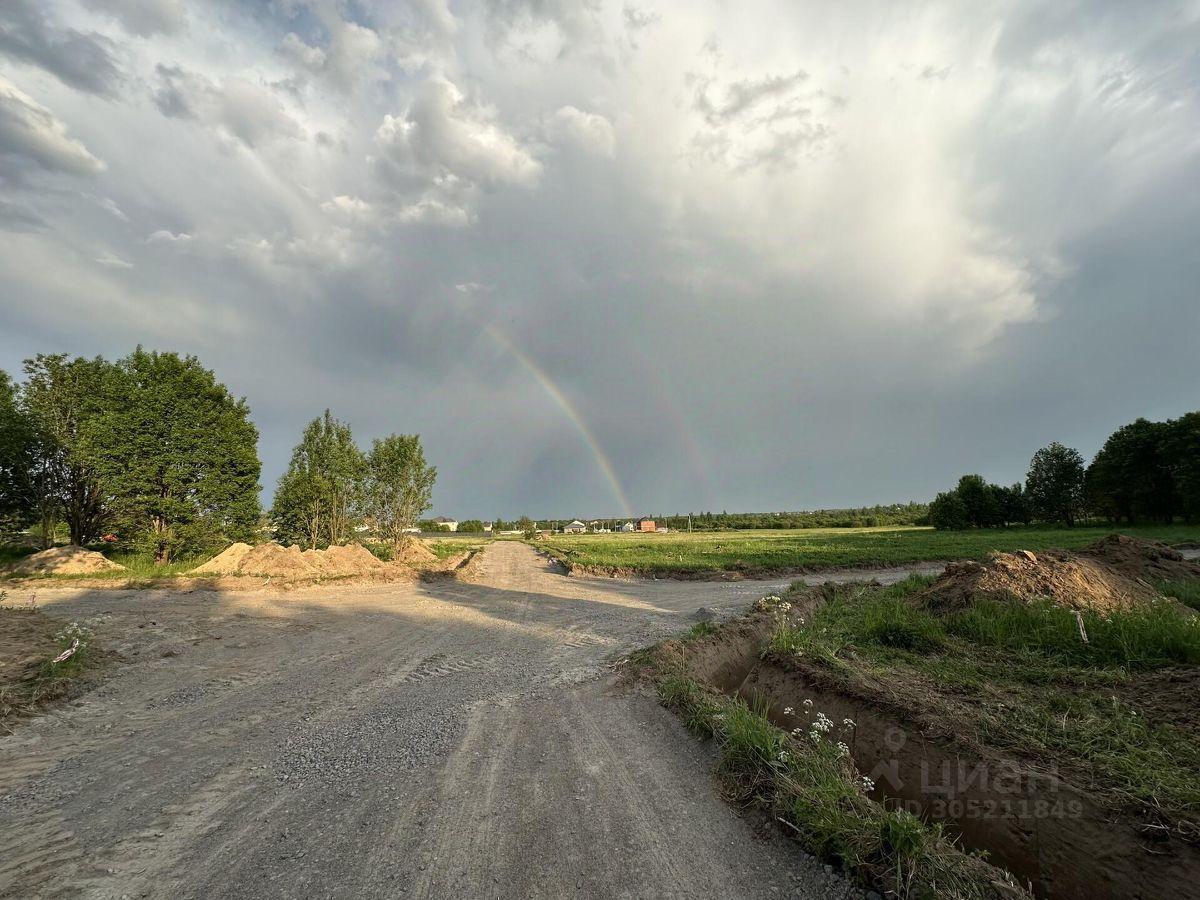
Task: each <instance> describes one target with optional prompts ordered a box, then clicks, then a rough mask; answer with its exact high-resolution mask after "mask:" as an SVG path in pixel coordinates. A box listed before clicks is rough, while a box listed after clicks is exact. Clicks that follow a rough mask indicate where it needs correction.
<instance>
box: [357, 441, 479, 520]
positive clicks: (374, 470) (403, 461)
mask: <svg viewBox="0 0 1200 900" xmlns="http://www.w3.org/2000/svg"><path fill="white" fill-rule="evenodd" d="M366 475H367V477H366V485H365V490H364V494H365V496H364V500H365V507H364V511H365V512H366V513H367V515H369V516H370V517H371V518H372V519H373V520H374V523H375V531H376V532H377V533H378V534H379V535H380V536H381V537H383V538H384V539H385V540H389V541H396V540H399V538H400V536H401V535H402V534H403V533H404V531H405V529H407V528H412V527H413V526H414V525H415V524H416V522H417V519H418V518H419V517H420V515H421V513H423V512H425V510H427V509H429V507H430V502H431V500H432V497H433V483H434V481H436V480H437V469H435V468H434V467H433V466H429V465H426V463H425V451H424V450H423V449H422V447H421V438H420V436H419V435H415V434H412V435H408V434H393V435H389V436H388V437H385V438H383V439H382V440H377V441H375V442H374V443H373V444H372V445H371V452H370V453H369V454H368V455H367V461H366ZM480 530H481V531H482V530H483V527H482V525H481V526H480Z"/></svg>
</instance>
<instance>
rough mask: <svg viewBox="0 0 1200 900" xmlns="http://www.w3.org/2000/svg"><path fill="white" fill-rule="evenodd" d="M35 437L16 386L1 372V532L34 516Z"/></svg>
mask: <svg viewBox="0 0 1200 900" xmlns="http://www.w3.org/2000/svg"><path fill="white" fill-rule="evenodd" d="M36 452H37V439H36V434H35V431H34V428H33V423H32V422H31V421H30V420H29V418H28V417H27V416H26V415H25V414H24V413H23V412H22V411H21V408H20V407H19V406H18V405H17V389H16V386H15V385H14V384H13V382H12V379H10V378H9V377H8V373H7V372H4V371H0V533H3V532H5V531H8V532H15V531H19V530H20V529H22V528H25V527H26V526H27V525H29V524H30V522H32V521H33V520H34V518H35V516H34V501H33V496H32V483H31V479H32V475H33V468H34V458H35V455H36Z"/></svg>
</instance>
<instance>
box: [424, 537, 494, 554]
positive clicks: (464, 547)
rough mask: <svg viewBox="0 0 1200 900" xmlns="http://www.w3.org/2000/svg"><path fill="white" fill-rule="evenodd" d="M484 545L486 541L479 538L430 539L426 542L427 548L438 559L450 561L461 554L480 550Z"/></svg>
mask: <svg viewBox="0 0 1200 900" xmlns="http://www.w3.org/2000/svg"><path fill="white" fill-rule="evenodd" d="M484 543H485V541H483V540H481V539H480V538H478V537H461V538H430V539H428V540H426V541H425V546H426V547H428V548H429V549H430V550H432V551H433V553H434V555H435V556H437V558H438V559H449V558H450V557H452V556H458V555H459V554H460V553H468V552H470V551H471V550H478V549H480V548H481V547H482V546H483V545H484Z"/></svg>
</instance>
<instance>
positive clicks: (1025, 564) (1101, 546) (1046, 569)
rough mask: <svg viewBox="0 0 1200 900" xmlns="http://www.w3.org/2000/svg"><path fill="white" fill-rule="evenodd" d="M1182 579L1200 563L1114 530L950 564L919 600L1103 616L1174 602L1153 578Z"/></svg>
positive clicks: (1195, 573)
mask: <svg viewBox="0 0 1200 900" xmlns="http://www.w3.org/2000/svg"><path fill="white" fill-rule="evenodd" d="M1180 577H1193V578H1200V565H1197V564H1196V563H1193V562H1190V561H1187V560H1185V559H1184V558H1183V556H1182V555H1180V554H1179V553H1178V552H1176V551H1175V550H1172V549H1171V548H1170V547H1167V546H1166V545H1165V544H1160V543H1158V542H1155V541H1143V540H1138V539H1137V538H1131V537H1126V536H1124V535H1116V534H1114V535H1110V536H1109V537H1107V538H1104V539H1102V540H1100V541H1097V542H1096V543H1095V544H1092V545H1090V546H1088V547H1086V548H1084V549H1083V550H1080V551H1078V552H1071V551H1067V550H1045V551H1042V552H1039V553H1034V552H1032V551H1029V550H1018V551H1016V552H1015V553H996V554H993V555H992V556H991V557H990V558H988V559H987V560H985V561H983V562H974V561H967V562H960V563H951V564H950V565H948V566H947V567H946V571H945V572H944V573H943V574H942V576H941V577H940V578H938V580H937V581H936V582H934V584H933V585H932V586H931V587H930V588H929V589H928V590H926V591H925V592H924V593H923V594H922V595H921V596H920V597H919V599H920V600H921V601H923V602H926V603H928V604H929V605H930V606H932V607H934V608H936V609H956V608H961V607H963V606H965V605H966V604H968V603H970V602H971V600H972V599H973V598H975V597H987V596H993V597H1007V598H1011V599H1015V600H1022V601H1025V602H1032V601H1036V600H1044V599H1051V600H1053V601H1054V602H1055V603H1057V604H1059V605H1061V606H1065V607H1068V608H1070V609H1076V610H1080V611H1083V610H1092V611H1094V612H1098V613H1101V614H1105V613H1110V612H1113V611H1116V610H1127V609H1134V608H1136V607H1140V606H1146V605H1149V604H1155V603H1163V602H1173V601H1167V600H1164V598H1162V597H1161V596H1159V594H1158V592H1157V591H1156V590H1155V589H1154V588H1153V587H1151V586H1150V584H1149V579H1151V578H1180ZM1177 605H1179V608H1180V611H1181V612H1186V608H1185V607H1183V606H1182V605H1181V604H1177Z"/></svg>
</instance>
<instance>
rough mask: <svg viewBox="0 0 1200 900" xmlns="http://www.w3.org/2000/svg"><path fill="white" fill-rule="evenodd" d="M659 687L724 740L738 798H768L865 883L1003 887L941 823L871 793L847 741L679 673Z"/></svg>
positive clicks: (950, 892)
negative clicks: (785, 726)
mask: <svg viewBox="0 0 1200 900" xmlns="http://www.w3.org/2000/svg"><path fill="white" fill-rule="evenodd" d="M658 692H659V697H660V698H661V700H662V702H663V703H664V705H666V706H668V707H669V708H671V709H673V710H675V711H676V712H677V713H678V714H679V715H680V716H681V717H682V719H683V720H684V722H685V723H686V724H687V726H688V728H689V729H690V730H691V731H692V732H694V733H695V734H697V735H700V736H702V737H706V738H713V739H715V740H716V741H717V743H718V745H719V748H720V762H719V772H720V774H721V776H722V778H723V780H724V783H725V785H726V787H727V789H728V790H729V792H730V793H731V794H732V795H733V798H734V799H736V800H739V801H742V802H751V801H753V802H757V803H760V804H762V805H763V806H764V807H765V808H766V809H767V810H769V811H770V812H771V814H772V815H774V816H775V817H776V818H777V819H779V820H780V821H782V822H784V823H785V824H786V825H787V826H789V827H790V828H791V829H792V830H793V831H794V832H795V834H796V836H797V837H798V839H799V840H800V842H801V843H802V844H803V845H804V846H805V847H806V848H808V849H809V850H811V851H812V852H813V853H815V854H817V855H819V856H820V857H821V858H823V859H827V860H833V861H836V862H838V863H839V864H840V865H841V866H843V867H844V869H845V870H846V871H847V872H848V873H849V874H851V875H852V876H854V877H856V878H857V879H858V880H860V881H861V882H862V883H863V884H865V885H870V886H874V887H876V888H878V889H880V890H884V891H887V892H889V895H891V896H899V897H924V896H938V897H942V896H952V897H964V898H974V897H979V898H982V897H991V896H995V890H994V889H993V888H992V887H991V885H990V879H989V877H988V875H990V874H994V873H993V872H992V871H991V870H987V869H985V868H984V867H983V866H982V865H981V864H980V862H979V861H978V860H976V859H974V858H972V857H970V856H967V855H965V854H964V853H963V852H962V851H961V850H960V849H959V848H958V847H957V846H956V845H955V844H954V843H953V841H951V840H950V839H949V838H948V837H947V836H946V835H945V834H944V833H943V831H942V829H941V827H940V826H938V825H928V824H925V823H923V822H922V821H921V820H920V819H918V818H916V817H915V816H914V815H912V814H911V813H909V812H906V811H904V810H897V809H887V808H885V807H883V806H881V805H880V804H878V803H876V802H874V801H873V800H871V799H870V798H869V797H868V796H867V794H866V791H867V790H869V789H870V783H869V781H868V780H866V779H864V777H863V776H862V775H860V774H859V773H858V772H857V771H856V770H855V767H854V763H853V761H852V760H851V759H850V756H849V753H848V752H846V750H845V749H844V747H843V746H840V745H836V744H834V743H833V742H831V741H829V740H826V739H824V738H823V737H820V736H818V737H816V738H815V739H814V738H812V737H810V736H809V735H807V734H805V735H803V736H800V735H797V734H795V733H791V734H789V733H788V732H786V731H783V730H782V729H780V728H777V727H776V726H774V725H773V724H771V722H770V721H769V720H768V719H767V718H766V716H765V715H764V714H763V712H762V711H760V710H755V709H752V708H751V707H750V706H748V705H747V704H746V703H745V702H744V701H742V700H740V699H736V698H730V697H726V696H724V695H722V694H719V693H717V692H715V691H711V690H706V689H705V688H704V687H702V686H701V685H700V684H698V683H697V682H695V681H693V680H691V679H689V678H686V677H683V676H680V675H666V676H665V677H662V678H661V679H660V680H659V682H658ZM985 872H987V873H988V875H985V874H984V873H985Z"/></svg>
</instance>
